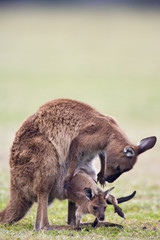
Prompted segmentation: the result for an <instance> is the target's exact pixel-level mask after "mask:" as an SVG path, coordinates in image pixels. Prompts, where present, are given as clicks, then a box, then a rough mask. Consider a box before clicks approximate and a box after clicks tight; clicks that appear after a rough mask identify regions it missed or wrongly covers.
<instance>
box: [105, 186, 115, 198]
mask: <svg viewBox="0 0 160 240" xmlns="http://www.w3.org/2000/svg"><path fill="white" fill-rule="evenodd" d="M113 189H114V187H112V188H110V189H108V190H107V191H105V192H104V193H103V195H104V197H105V198H108V196H109V194H110V192H111V191H112V190H113Z"/></svg>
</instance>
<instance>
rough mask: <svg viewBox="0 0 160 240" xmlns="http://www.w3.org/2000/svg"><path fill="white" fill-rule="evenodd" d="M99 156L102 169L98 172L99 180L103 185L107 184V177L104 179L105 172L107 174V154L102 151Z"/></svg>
mask: <svg viewBox="0 0 160 240" xmlns="http://www.w3.org/2000/svg"><path fill="white" fill-rule="evenodd" d="M99 158H100V161H101V169H100V172H99V173H98V174H97V181H98V182H100V184H101V185H102V186H105V183H106V182H105V179H104V174H105V154H104V153H100V154H99Z"/></svg>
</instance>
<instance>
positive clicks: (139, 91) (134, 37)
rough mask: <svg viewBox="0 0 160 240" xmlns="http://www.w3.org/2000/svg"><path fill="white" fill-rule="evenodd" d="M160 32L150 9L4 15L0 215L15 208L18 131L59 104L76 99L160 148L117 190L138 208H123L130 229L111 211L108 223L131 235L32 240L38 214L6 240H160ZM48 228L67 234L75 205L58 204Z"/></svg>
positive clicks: (1, 232)
mask: <svg viewBox="0 0 160 240" xmlns="http://www.w3.org/2000/svg"><path fill="white" fill-rule="evenodd" d="M159 24H160V15H159V12H158V11H153V10H149V9H148V10H143V9H141V10H136V9H132V10H131V9H119V10H118V9H103V10H102V9H101V10H100V9H81V8H79V9H69V8H66V9H65V8H51V9H46V8H45V9H41V8H39V9H37V8H32V9H30V8H27V9H23V8H17V9H16V8H13V9H3V8H2V9H1V10H0V36H1V37H0V53H1V54H0V209H3V208H4V207H5V206H6V204H7V202H8V198H9V165H8V159H9V148H10V146H11V144H12V141H13V139H14V134H15V131H16V130H17V129H18V128H19V126H20V125H21V123H22V121H23V120H24V119H25V118H26V117H27V116H28V115H31V114H32V113H34V112H35V111H36V110H37V108H38V107H39V106H40V105H41V104H43V103H44V102H46V101H48V100H50V99H52V98H57V97H69V98H75V99H78V100H81V101H84V102H87V103H89V104H91V105H93V106H94V107H96V108H98V109H99V110H100V111H102V112H105V113H107V114H109V115H113V116H114V117H115V118H116V119H117V121H118V122H119V123H120V125H121V126H122V128H123V129H124V130H125V131H126V133H127V135H128V136H129V137H130V139H131V140H132V141H133V142H134V143H136V142H138V141H139V140H140V139H141V138H143V137H146V136H149V135H156V136H157V137H158V142H157V145H156V147H155V148H154V149H153V150H150V151H148V152H147V153H144V154H143V155H142V156H140V157H139V160H138V162H137V163H136V166H135V167H134V169H133V170H132V171H130V172H129V173H126V174H124V175H122V176H121V177H120V178H119V179H118V180H116V182H115V183H114V184H112V185H113V186H115V190H114V194H115V195H116V196H117V197H119V196H123V195H128V194H130V193H131V192H132V191H133V190H137V194H136V196H135V198H134V199H133V200H132V201H130V202H128V203H125V204H122V205H121V207H122V208H123V211H124V213H125V215H126V220H123V221H122V219H121V218H120V217H119V216H117V215H116V214H114V213H113V208H112V206H109V207H108V208H107V211H106V219H107V221H110V222H116V223H118V224H122V225H123V226H124V229H117V228H97V229H92V228H90V229H89V232H86V231H84V230H83V231H82V232H76V231H66V230H63V231H47V232H45V231H40V232H34V231H33V230H32V229H33V225H34V220H35V214H36V204H35V205H34V206H33V208H32V209H31V210H30V211H29V213H28V214H27V215H26V216H25V218H23V219H22V220H21V221H20V222H18V223H16V224H14V225H12V226H3V225H0V239H72V238H74V239H97V238H99V239H106V238H108V239H119V240H121V239H159V238H160V216H159V209H160V204H159V199H160V191H159V187H160V179H159V169H160V162H159V137H160V132H159V122H160V110H159V103H160V94H159V89H160V81H159V79H160V71H159V69H160V48H159V42H160V32H159ZM106 187H111V186H110V185H109V184H107V186H106ZM49 219H50V221H51V222H52V223H53V224H54V223H55V224H66V219H67V201H62V202H60V201H58V200H56V201H55V202H54V203H53V205H52V206H51V207H49ZM83 220H84V221H91V220H93V218H92V216H90V215H87V216H85V217H84V219H83Z"/></svg>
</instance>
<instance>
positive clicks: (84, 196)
mask: <svg viewBox="0 0 160 240" xmlns="http://www.w3.org/2000/svg"><path fill="white" fill-rule="evenodd" d="M113 188H114V187H112V188H111V189H109V190H107V191H105V192H103V190H102V189H101V188H100V187H99V186H98V185H97V184H96V182H95V181H94V180H93V179H92V178H91V177H90V176H89V175H88V174H87V173H86V171H85V170H83V169H79V171H77V173H75V175H74V176H73V178H72V180H71V183H70V191H69V193H68V194H67V198H69V199H70V200H72V201H73V202H75V203H76V204H77V206H78V208H77V210H76V213H75V216H76V229H77V230H79V229H80V220H81V218H82V216H83V215H85V214H87V213H90V214H92V215H94V216H95V217H96V219H95V221H94V223H93V224H92V225H93V226H96V225H97V223H98V222H99V221H103V220H104V219H105V210H106V207H107V201H108V202H109V203H110V204H113V206H114V209H115V212H117V213H118V214H119V215H120V216H121V217H124V214H123V212H122V210H121V208H120V207H119V206H118V205H117V204H118V201H117V199H116V198H115V197H114V196H113V195H111V194H110V191H111V190H112V189H113ZM134 195H135V194H133V195H132V197H133V196H134ZM132 197H130V198H127V197H126V198H123V201H121V202H125V201H128V200H129V199H131V198H132ZM114 225H115V226H116V225H117V224H114ZM117 226H118V225H117Z"/></svg>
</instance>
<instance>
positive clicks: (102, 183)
mask: <svg viewBox="0 0 160 240" xmlns="http://www.w3.org/2000/svg"><path fill="white" fill-rule="evenodd" d="M97 181H98V182H99V183H100V184H101V185H102V186H103V187H104V186H105V185H106V181H105V179H104V176H103V174H102V173H101V172H99V173H98V175H97Z"/></svg>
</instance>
